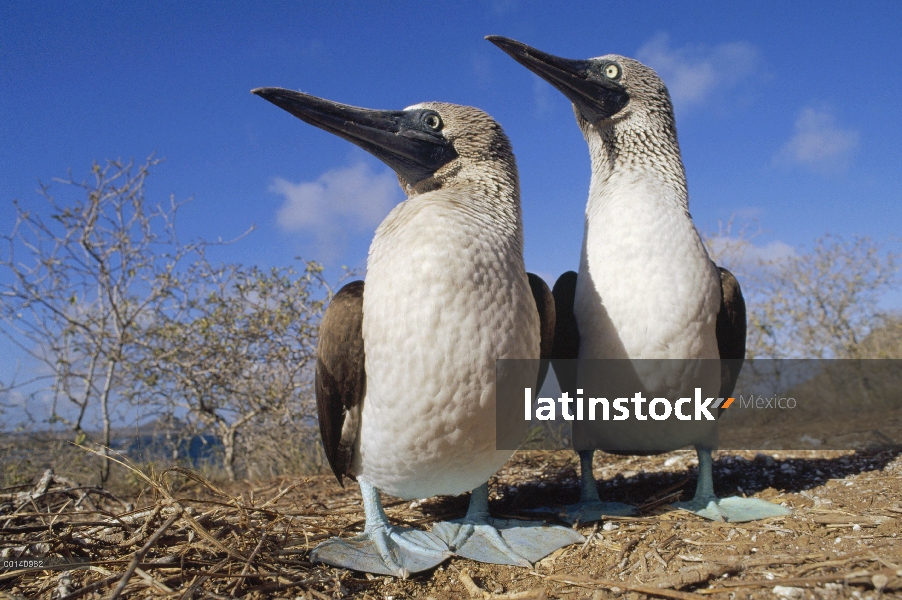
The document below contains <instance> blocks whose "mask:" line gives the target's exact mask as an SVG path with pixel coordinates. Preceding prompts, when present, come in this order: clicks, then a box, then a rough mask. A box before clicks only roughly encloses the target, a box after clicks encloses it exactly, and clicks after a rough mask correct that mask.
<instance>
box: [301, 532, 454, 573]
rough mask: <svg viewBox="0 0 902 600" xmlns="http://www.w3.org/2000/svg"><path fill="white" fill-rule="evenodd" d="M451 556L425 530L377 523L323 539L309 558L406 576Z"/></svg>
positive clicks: (443, 544) (368, 571) (428, 567)
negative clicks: (359, 531)
mask: <svg viewBox="0 0 902 600" xmlns="http://www.w3.org/2000/svg"><path fill="white" fill-rule="evenodd" d="M451 556H452V554H451V552H450V551H449V550H448V546H447V545H446V544H445V543H444V542H442V541H441V540H440V539H438V538H437V537H436V536H434V535H433V534H431V533H429V532H426V531H420V530H417V529H408V528H406V527H393V526H389V527H384V526H378V527H375V528H373V529H371V530H369V531H365V532H364V533H362V534H360V535H358V536H355V537H352V538H349V539H341V538H332V539H330V540H326V541H325V542H323V543H322V544H320V545H319V546H317V547H316V548H314V549H313V552H311V553H310V560H311V561H312V562H322V563H326V564H330V565H333V566H336V567H344V568H346V569H353V570H355V571H364V572H366V573H379V574H382V575H393V576H395V577H401V578H406V577H407V576H408V575H409V574H410V573H417V572H419V571H425V570H426V569H431V568H432V567H435V566H436V565H438V564H439V563H441V562H442V561H444V560H445V559H447V558H450V557H451Z"/></svg>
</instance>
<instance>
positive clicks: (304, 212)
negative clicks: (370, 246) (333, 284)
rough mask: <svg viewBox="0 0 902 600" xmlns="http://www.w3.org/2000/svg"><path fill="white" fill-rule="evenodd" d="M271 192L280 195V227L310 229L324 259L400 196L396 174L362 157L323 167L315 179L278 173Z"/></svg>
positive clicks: (376, 221) (373, 223)
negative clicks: (299, 179)
mask: <svg viewBox="0 0 902 600" xmlns="http://www.w3.org/2000/svg"><path fill="white" fill-rule="evenodd" d="M269 191H271V192H275V193H277V194H280V195H281V196H283V197H284V202H283V203H282V206H281V207H279V210H278V212H277V213H276V222H277V223H278V226H279V228H281V229H282V230H284V231H290V232H294V231H306V232H310V233H312V234H313V235H314V236H315V239H316V243H317V256H316V257H315V258H316V259H317V260H323V261H327V260H330V259H332V258H335V255H336V254H337V253H338V252H339V251H340V250H341V245H342V243H343V242H344V240H345V239H346V238H347V234H348V233H350V232H354V231H358V232H359V231H367V230H371V229H374V228H375V227H376V226H377V225H378V224H379V223H380V222H382V219H384V218H385V215H387V214H388V213H389V211H390V210H391V209H392V208H393V207H394V206H395V205H396V204H397V203H398V202H400V201H402V200H404V195H403V194H402V193H401V188H400V186H399V185H398V179H397V177H396V176H395V174H394V173H392V172H391V171H382V172H380V173H377V172H375V171H373V170H372V169H371V168H370V167H369V165H367V164H366V163H363V162H360V163H357V164H355V165H352V166H350V167H342V168H338V169H332V170H330V171H326V172H325V173H323V174H322V175H321V176H320V177H319V178H318V179H317V180H316V181H302V182H300V183H292V182H291V181H288V180H287V179H283V178H281V177H277V178H275V179H274V180H273V183H272V185H271V186H270V187H269Z"/></svg>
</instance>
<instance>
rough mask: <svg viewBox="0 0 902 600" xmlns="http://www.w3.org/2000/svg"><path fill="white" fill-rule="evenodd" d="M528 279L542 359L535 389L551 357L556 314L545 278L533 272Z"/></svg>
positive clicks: (546, 369) (541, 382)
mask: <svg viewBox="0 0 902 600" xmlns="http://www.w3.org/2000/svg"><path fill="white" fill-rule="evenodd" d="M526 277H527V279H529V288H530V289H531V290H532V297H533V298H534V299H535V301H536V309H537V310H538V311H539V328H540V331H541V337H540V338H539V339H540V344H539V358H542V359H544V360H543V361H542V363H541V365H540V366H539V376H538V381H537V383H536V391H538V390H540V389H542V385H543V384H544V383H545V376H546V375H548V359H549V358H551V350H552V348H553V346H554V328H555V321H556V318H557V316H556V314H555V309H554V296H552V295H551V290H550V289H548V284H547V283H545V280H544V279H542V278H541V277H539V276H538V275H536V274H534V273H527V274H526Z"/></svg>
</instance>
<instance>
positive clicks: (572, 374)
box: [551, 271, 579, 397]
mask: <svg viewBox="0 0 902 600" xmlns="http://www.w3.org/2000/svg"><path fill="white" fill-rule="evenodd" d="M576 277H577V275H576V273H575V272H574V271H567V272H566V273H564V274H563V275H561V276H560V277H558V280H557V281H556V282H555V284H554V290H553V291H552V294H553V295H554V306H555V309H556V313H557V324H556V327H555V330H554V348H553V350H552V351H551V357H552V358H553V359H555V360H554V374H555V375H556V376H557V381H558V384H560V387H561V391H563V392H568V393H569V394H570V395H571V396H573V397H575V395H576V359H577V358H579V329H578V328H577V326H576V315H575V314H574V312H573V302H574V301H575V299H576Z"/></svg>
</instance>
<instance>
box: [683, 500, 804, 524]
mask: <svg viewBox="0 0 902 600" xmlns="http://www.w3.org/2000/svg"><path fill="white" fill-rule="evenodd" d="M674 506H676V507H677V508H682V509H683V510H688V511H689V512H692V513H695V514H697V515H698V516H700V517H704V518H706V519H709V520H711V521H725V522H728V523H744V522H746V521H757V520H759V519H767V518H769V517H785V516H786V515H788V514H790V513H791V512H792V511H791V510H789V509H788V508H786V507H785V506H780V505H779V504H773V503H772V502H767V501H766V500H759V499H758V498H740V497H739V496H731V497H729V498H717V497H715V496H704V497H701V498H693V499H692V500H690V501H689V502H676V503H674Z"/></svg>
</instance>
